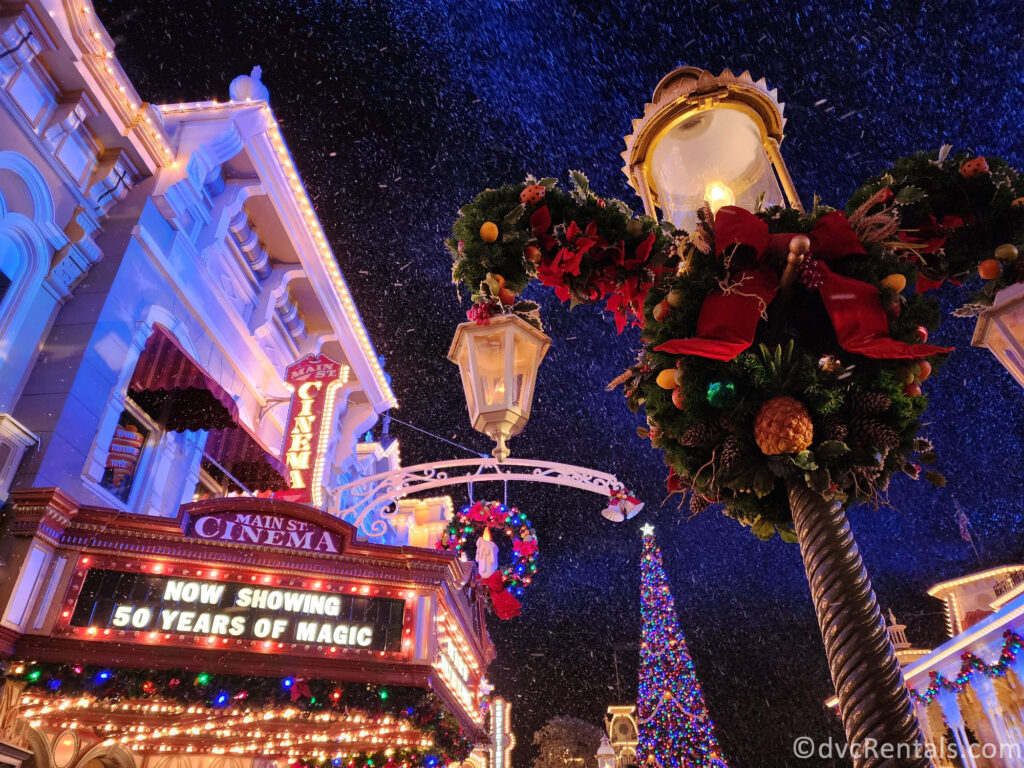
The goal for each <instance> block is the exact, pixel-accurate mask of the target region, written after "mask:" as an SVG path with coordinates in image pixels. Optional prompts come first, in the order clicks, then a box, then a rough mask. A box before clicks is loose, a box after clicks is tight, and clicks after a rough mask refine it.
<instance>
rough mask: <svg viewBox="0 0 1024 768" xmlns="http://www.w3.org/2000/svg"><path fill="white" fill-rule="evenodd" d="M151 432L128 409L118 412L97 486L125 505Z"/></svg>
mask: <svg viewBox="0 0 1024 768" xmlns="http://www.w3.org/2000/svg"><path fill="white" fill-rule="evenodd" d="M150 434H151V431H150V429H149V427H147V426H145V425H144V424H143V423H142V420H141V419H139V418H138V417H136V416H135V415H134V414H133V413H132V412H131V411H130V410H128V409H125V410H123V411H122V412H121V418H119V419H118V421H117V427H116V428H115V429H114V437H113V438H111V440H110V448H108V449H107V461H106V465H105V467H104V470H103V477H102V479H101V480H100V485H101V486H102V487H103V488H105V489H106V490H107V491H109V492H110V494H111V495H112V496H114V498H116V499H118V500H120V501H121V502H122V503H124V504H127V503H128V498H129V497H130V496H131V492H132V486H133V485H134V483H135V479H136V477H137V476H138V474H139V462H140V460H141V459H142V452H143V449H144V448H145V445H146V441H147V440H148V439H149V436H150Z"/></svg>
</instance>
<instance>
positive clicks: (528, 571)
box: [436, 501, 540, 619]
mask: <svg viewBox="0 0 1024 768" xmlns="http://www.w3.org/2000/svg"><path fill="white" fill-rule="evenodd" d="M488 529H491V530H500V531H503V532H504V534H505V537H507V538H508V540H509V541H511V542H512V563H511V564H510V565H507V566H505V567H504V568H499V569H497V570H495V571H494V573H492V574H489V575H487V576H485V577H484V578H483V579H482V581H483V584H484V586H486V587H487V589H488V591H489V593H490V597H491V606H492V607H493V608H494V612H495V614H496V615H497V616H498V618H499V619H511V618H515V617H516V616H518V615H519V614H520V613H521V612H522V606H521V605H520V603H519V600H517V599H516V598H517V597H522V595H523V590H524V589H526V587H528V586H530V584H531V582H532V581H533V576H534V574H536V573H537V559H538V555H539V554H540V549H539V547H538V544H537V532H536V531H535V530H534V528H533V525H532V524H531V523H530V520H529V518H527V516H526V515H524V514H523V513H522V512H520V511H519V510H518V509H517V508H515V507H506V506H505V505H504V504H502V503H501V502H500V501H487V502H484V501H478V502H475V503H474V504H471V505H467V506H465V507H463V508H462V510H461V511H460V512H459V514H458V515H457V516H456V518H455V520H453V521H452V522H450V523H449V524H448V526H447V527H446V528H445V530H444V533H442V534H441V537H440V538H439V539H438V541H437V544H436V547H437V548H438V549H440V550H444V551H454V552H460V553H465V554H467V555H468V552H467V551H466V550H467V547H468V546H469V544H470V543H471V542H470V539H471V538H472V540H473V541H476V540H477V539H478V538H479V537H481V536H483V535H484V532H485V531H487V530H488Z"/></svg>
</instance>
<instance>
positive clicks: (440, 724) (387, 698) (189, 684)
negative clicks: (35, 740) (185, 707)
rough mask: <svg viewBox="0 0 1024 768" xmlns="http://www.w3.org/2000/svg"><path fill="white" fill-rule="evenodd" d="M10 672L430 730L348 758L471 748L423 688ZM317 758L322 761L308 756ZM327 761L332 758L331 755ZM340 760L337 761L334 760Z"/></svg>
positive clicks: (94, 689) (101, 688)
mask: <svg viewBox="0 0 1024 768" xmlns="http://www.w3.org/2000/svg"><path fill="white" fill-rule="evenodd" d="M12 668H13V669H14V670H20V671H16V672H12V673H10V674H8V678H9V679H11V680H17V681H20V682H23V683H25V687H26V690H37V691H40V692H44V693H47V694H49V695H67V696H72V697H83V696H91V697H94V698H95V699H97V700H100V701H102V700H111V701H139V700H149V699H153V700H160V701H172V702H175V703H178V704H202V705H204V706H206V707H209V708H211V709H216V708H221V707H227V706H233V707H248V708H250V709H253V710H259V709H260V708H264V707H270V706H275V705H278V706H280V705H287V706H289V707H291V708H294V709H298V710H301V711H304V712H324V711H338V712H345V711H348V710H359V711H360V712H362V713H365V714H367V715H368V716H373V717H376V716H382V715H389V716H392V717H395V718H402V719H405V720H407V721H408V722H409V724H410V725H411V726H412V727H414V728H416V729H418V730H420V731H421V732H423V733H424V734H426V735H428V736H430V737H431V738H432V739H433V742H434V746H433V748H432V749H431V750H424V749H398V750H394V751H393V753H392V754H391V755H390V756H389V755H385V753H384V749H383V748H382V749H381V750H379V751H375V752H372V753H371V752H366V753H360V754H359V755H357V756H356V757H354V758H351V759H350V761H348V762H345V763H344V765H346V766H356V765H358V766H369V768H373V766H378V768H380V767H382V766H384V765H385V764H387V763H388V762H389V761H394V762H402V761H407V762H408V763H409V764H410V765H412V766H427V767H428V768H429V767H430V766H432V765H437V764H438V761H440V764H442V765H446V764H448V763H450V762H453V761H454V762H461V761H462V760H464V759H465V758H466V757H468V756H469V753H470V752H471V751H472V749H473V744H472V742H470V740H469V739H468V738H466V736H465V735H464V733H463V732H462V729H461V728H460V727H459V724H458V722H457V721H456V719H455V717H454V716H453V715H452V714H451V713H450V712H448V711H447V709H445V707H444V705H443V704H442V703H441V701H440V700H439V699H438V698H437V697H436V696H435V695H434V694H432V693H428V692H425V691H424V690H423V689H422V688H415V687H409V686H377V685H364V684H350V683H340V682H337V681H333V680H325V679H319V678H318V679H310V680H306V679H303V678H301V677H285V678H270V677H249V676H242V675H221V674H210V673H206V672H200V673H198V674H197V673H195V672H189V671H186V670H183V669H167V670H152V669H133V668H123V667H119V668H113V667H99V666H84V665H75V664H55V663H46V662H30V663H23V664H15V665H12ZM303 762H304V764H306V765H309V766H311V768H312V766H319V765H321V762H320V761H303ZM322 765H323V766H325V767H326V766H330V765H332V761H331V760H327V761H324V762H323V763H322ZM333 765H335V766H337V765H339V763H337V762H335V763H333Z"/></svg>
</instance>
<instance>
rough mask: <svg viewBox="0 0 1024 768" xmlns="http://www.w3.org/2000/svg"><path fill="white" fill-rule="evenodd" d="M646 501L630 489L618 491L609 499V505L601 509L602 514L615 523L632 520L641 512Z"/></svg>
mask: <svg viewBox="0 0 1024 768" xmlns="http://www.w3.org/2000/svg"><path fill="white" fill-rule="evenodd" d="M643 508H644V503H643V502H642V501H640V499H638V498H637V497H636V496H633V495H632V494H631V493H630V492H629V491H626V490H622V491H616V492H615V493H613V494H612V496H611V499H610V500H609V501H608V506H607V507H605V508H604V509H602V510H601V515H602V516H604V517H605V518H606V519H608V520H611V521H612V522H613V523H621V522H622V521H623V520H632V519H633V518H634V517H636V516H637V515H639V514H640V510H642V509H643Z"/></svg>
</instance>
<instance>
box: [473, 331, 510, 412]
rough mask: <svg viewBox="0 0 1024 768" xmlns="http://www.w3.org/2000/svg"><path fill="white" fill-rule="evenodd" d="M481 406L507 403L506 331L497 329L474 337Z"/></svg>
mask: <svg viewBox="0 0 1024 768" xmlns="http://www.w3.org/2000/svg"><path fill="white" fill-rule="evenodd" d="M472 343H473V360H474V362H475V363H476V379H477V384H478V386H479V387H480V394H481V399H482V400H483V403H482V404H481V407H488V406H495V405H504V404H505V333H504V330H497V331H494V332H493V333H488V334H481V335H479V336H476V337H474V338H473V339H472Z"/></svg>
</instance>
